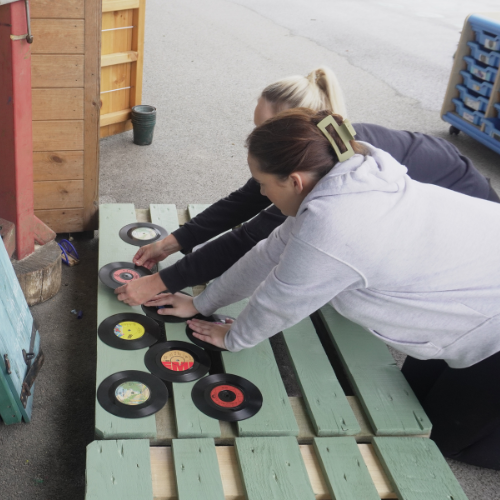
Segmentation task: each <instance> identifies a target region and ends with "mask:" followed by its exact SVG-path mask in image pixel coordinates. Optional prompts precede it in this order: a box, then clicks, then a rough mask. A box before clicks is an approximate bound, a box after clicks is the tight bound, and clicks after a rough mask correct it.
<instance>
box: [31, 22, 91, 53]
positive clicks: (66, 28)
mask: <svg viewBox="0 0 500 500" xmlns="http://www.w3.org/2000/svg"><path fill="white" fill-rule="evenodd" d="M88 22H92V21H91V20H88ZM31 30H32V33H33V44H32V49H31V51H32V53H33V54H83V53H84V47H85V43H84V21H83V19H33V20H32V22H31Z"/></svg>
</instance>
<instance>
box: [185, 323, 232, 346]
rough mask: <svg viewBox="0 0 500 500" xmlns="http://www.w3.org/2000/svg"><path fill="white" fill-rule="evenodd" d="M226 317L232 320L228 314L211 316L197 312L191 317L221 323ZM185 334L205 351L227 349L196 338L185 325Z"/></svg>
mask: <svg viewBox="0 0 500 500" xmlns="http://www.w3.org/2000/svg"><path fill="white" fill-rule="evenodd" d="M226 318H229V319H232V320H234V318H231V317H230V316H224V315H223V314H212V315H211V316H203V315H202V314H197V315H196V316H195V317H194V318H193V319H201V320H202V321H210V322H211V323H218V324H221V325H223V324H224V323H225V322H226ZM186 335H187V337H188V339H189V340H190V341H191V342H192V343H193V344H196V345H197V346H200V347H203V349H206V350H207V351H218V352H220V351H227V349H223V348H222V347H217V346H215V345H213V344H209V343H208V342H203V340H200V339H197V338H196V337H195V336H193V330H192V329H191V328H189V326H186Z"/></svg>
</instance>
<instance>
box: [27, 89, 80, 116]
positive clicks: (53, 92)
mask: <svg viewBox="0 0 500 500" xmlns="http://www.w3.org/2000/svg"><path fill="white" fill-rule="evenodd" d="M31 97H32V103H33V104H32V110H33V115H32V116H33V120H83V89H67V88H57V89H33V90H32V92H31Z"/></svg>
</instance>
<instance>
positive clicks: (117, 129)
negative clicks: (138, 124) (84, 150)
mask: <svg viewBox="0 0 500 500" xmlns="http://www.w3.org/2000/svg"><path fill="white" fill-rule="evenodd" d="M132 128H133V127H132V120H127V121H126V122H122V123H115V124H114V125H108V126H107V127H101V131H100V134H101V135H100V137H101V139H103V138H104V137H109V136H110V135H116V134H122V133H123V132H126V131H127V130H132Z"/></svg>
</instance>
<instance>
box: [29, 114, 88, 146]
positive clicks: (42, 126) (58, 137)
mask: <svg viewBox="0 0 500 500" xmlns="http://www.w3.org/2000/svg"><path fill="white" fill-rule="evenodd" d="M83 134H84V122H83V120H57V121H35V122H33V151H58V150H59V151H81V150H83V149H84V140H83Z"/></svg>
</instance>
